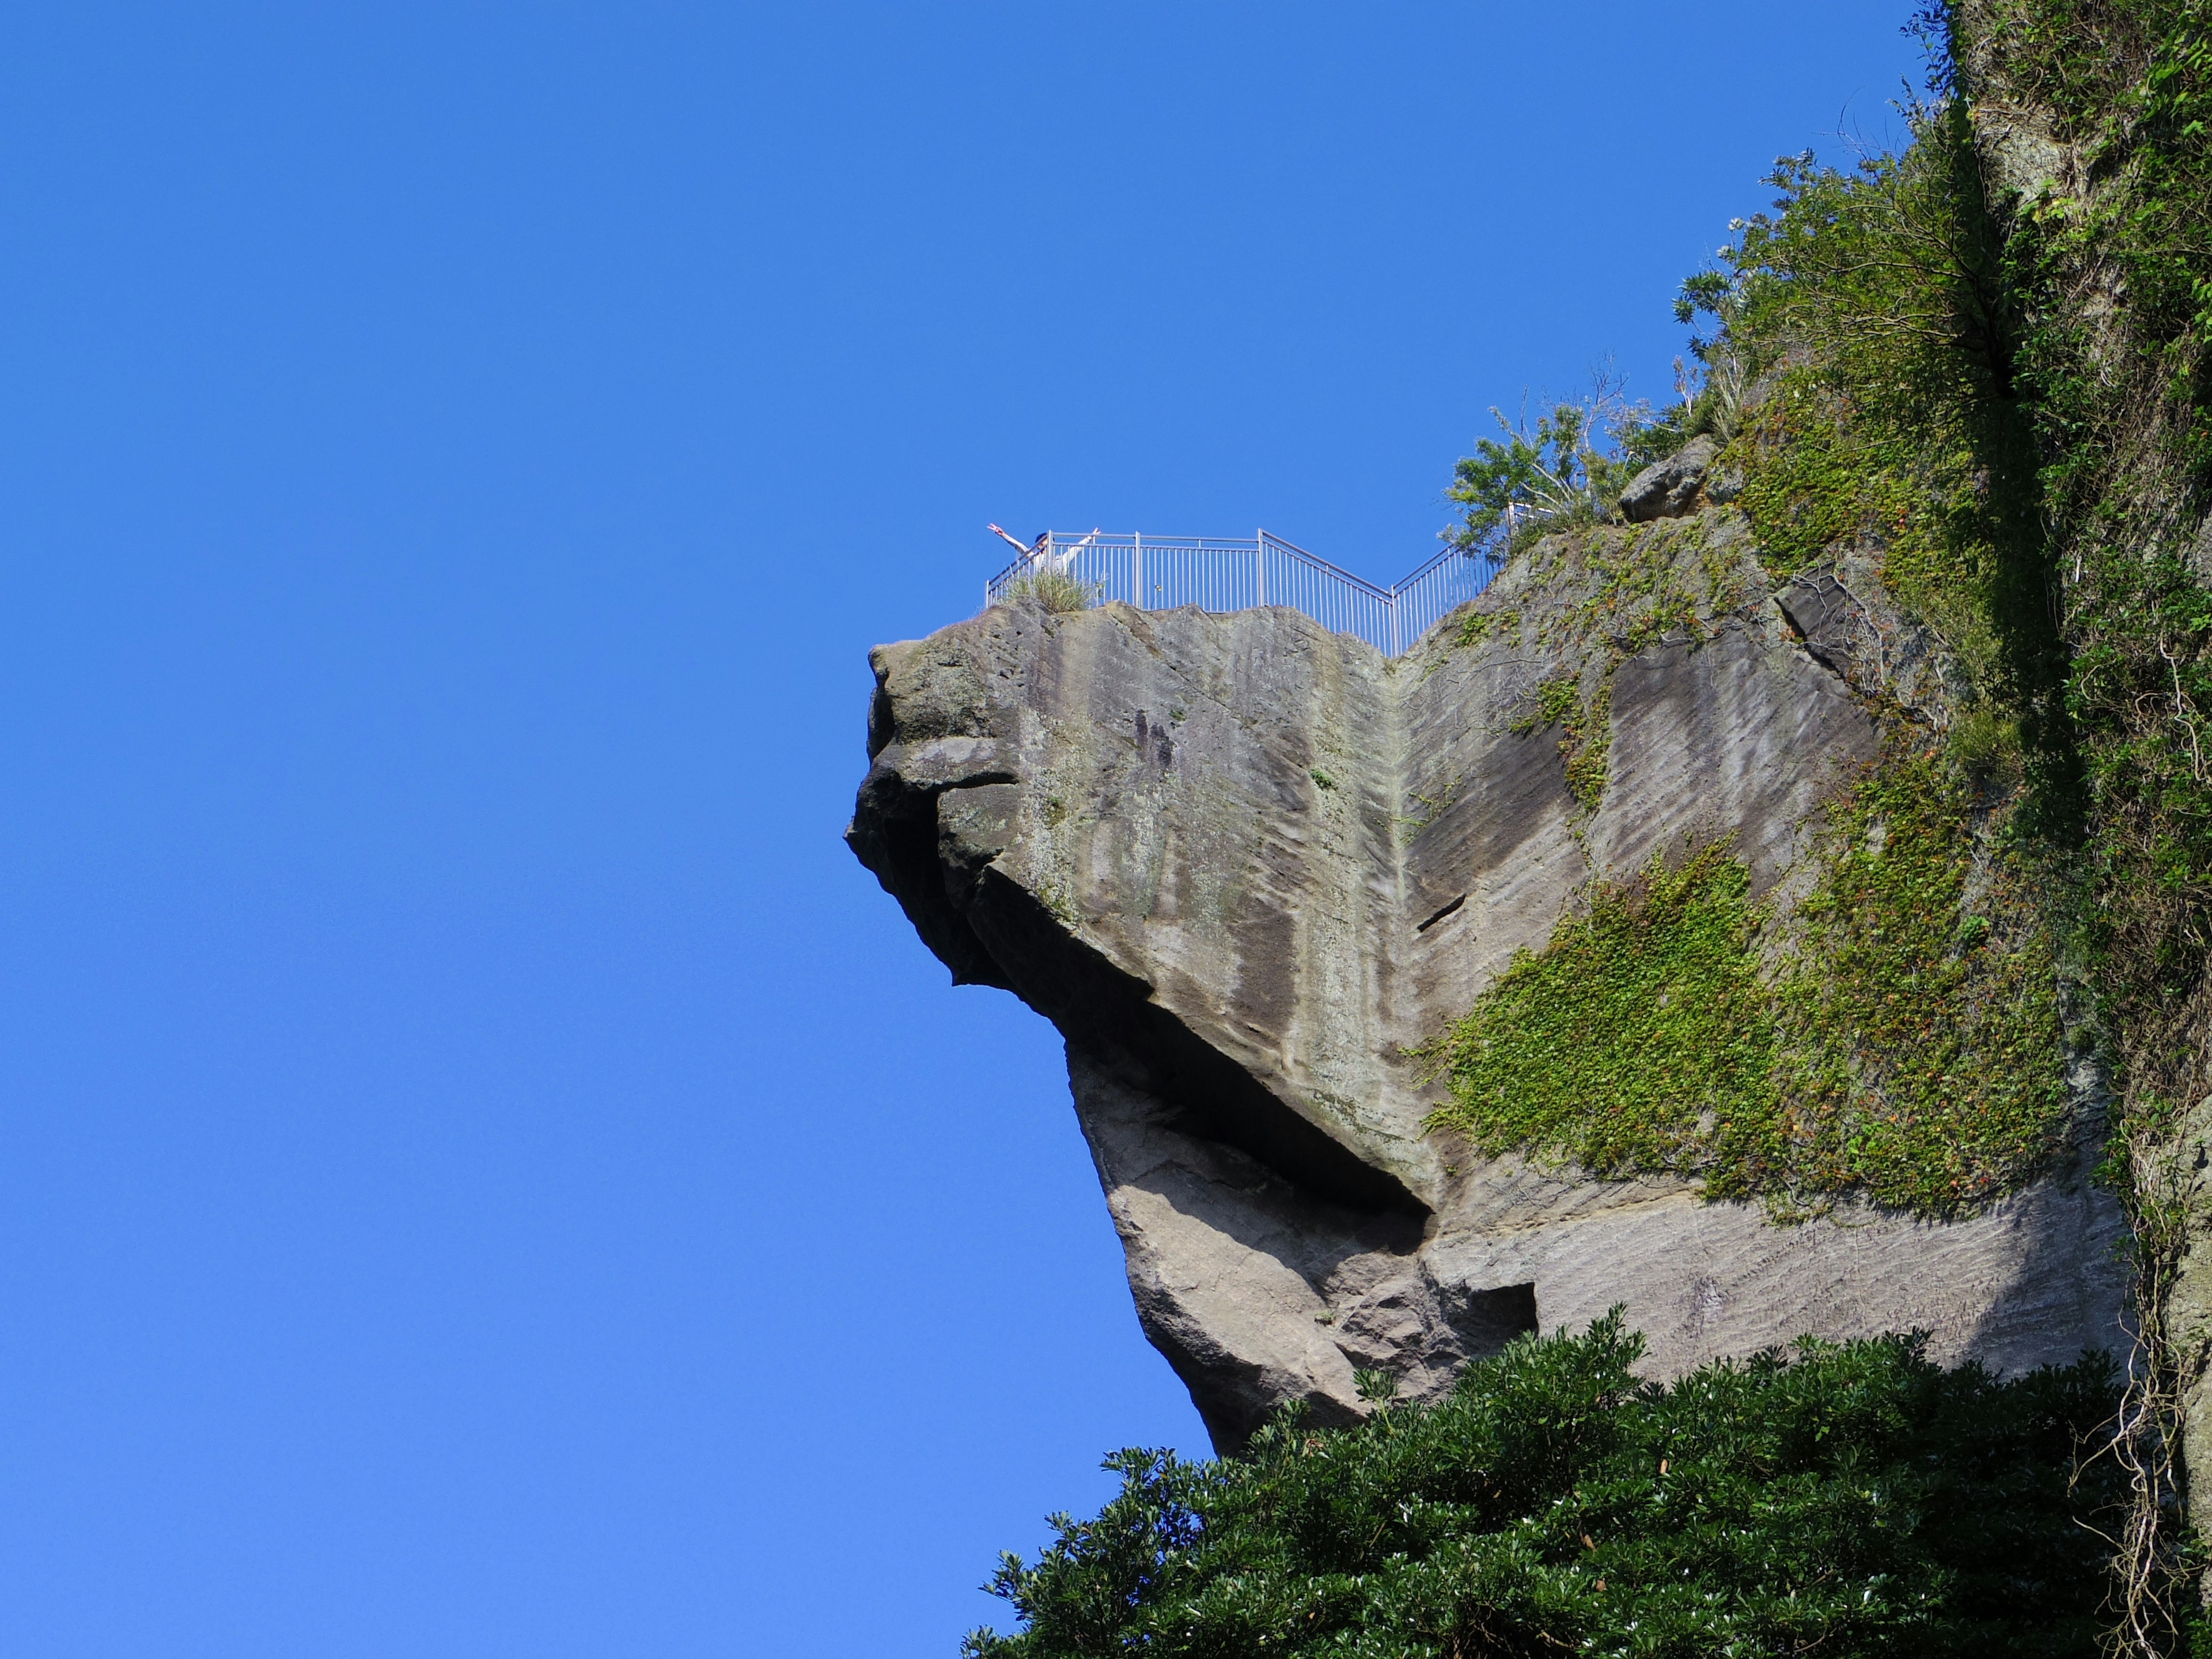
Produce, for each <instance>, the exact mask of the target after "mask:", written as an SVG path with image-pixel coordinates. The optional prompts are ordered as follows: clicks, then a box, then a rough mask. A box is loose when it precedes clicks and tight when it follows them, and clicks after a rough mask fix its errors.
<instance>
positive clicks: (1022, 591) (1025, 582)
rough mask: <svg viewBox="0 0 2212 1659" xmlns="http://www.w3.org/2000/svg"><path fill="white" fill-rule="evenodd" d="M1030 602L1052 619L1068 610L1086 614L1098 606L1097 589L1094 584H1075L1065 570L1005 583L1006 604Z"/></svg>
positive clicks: (1047, 571)
mask: <svg viewBox="0 0 2212 1659" xmlns="http://www.w3.org/2000/svg"><path fill="white" fill-rule="evenodd" d="M1017 599H1031V600H1034V601H1036V603H1037V604H1038V605H1042V606H1043V607H1044V608H1045V609H1046V610H1048V611H1051V612H1052V613H1053V614H1054V616H1061V615H1064V614H1066V612H1068V611H1088V610H1090V609H1091V606H1093V605H1097V603H1098V588H1097V585H1096V584H1095V583H1091V582H1085V581H1078V580H1076V579H1075V578H1074V577H1073V576H1071V575H1069V574H1067V573H1066V571H1064V570H1039V571H1036V572H1034V573H1032V574H1030V575H1027V576H1017V577H1015V578H1014V580H1012V581H1011V582H1009V583H1007V584H1006V603H1007V604H1009V605H1011V604H1012V603H1013V602H1014V601H1015V600H1017Z"/></svg>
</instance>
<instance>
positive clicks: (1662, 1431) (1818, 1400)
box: [963, 1309, 2120, 1659]
mask: <svg viewBox="0 0 2212 1659" xmlns="http://www.w3.org/2000/svg"><path fill="white" fill-rule="evenodd" d="M1642 1348H1643V1340H1642V1339H1641V1338H1640V1337H1638V1336H1637V1335H1636V1334H1633V1333H1631V1332H1628V1331H1626V1330H1624V1329H1623V1328H1622V1322H1621V1316H1620V1310H1618V1309H1616V1310H1614V1311H1613V1313H1612V1314H1610V1315H1608V1316H1607V1317H1605V1318H1604V1319H1601V1320H1600V1321H1598V1322H1596V1323H1595V1324H1593V1325H1592V1326H1591V1327H1590V1328H1589V1332H1588V1333H1587V1334H1584V1335H1583V1336H1580V1337H1570V1336H1568V1335H1567V1334H1565V1333H1564V1332H1562V1333H1561V1334H1559V1335H1556V1336H1553V1337H1549V1338H1539V1337H1534V1336H1531V1337H1524V1338H1522V1339H1521V1340H1518V1341H1516V1342H1515V1343H1514V1344H1513V1345H1512V1346H1510V1347H1509V1348H1508V1349H1507V1350H1506V1351H1505V1352H1504V1353H1503V1354H1501V1355H1499V1356H1498V1358H1494V1359H1489V1360H1485V1361H1481V1362H1479V1363H1477V1364H1474V1365H1471V1366H1470V1367H1468V1370H1467V1372H1466V1373H1465V1375H1464V1376H1462V1378H1461V1380H1460V1383H1459V1385H1458V1387H1457V1389H1455V1391H1454V1393H1453V1394H1452V1395H1451V1396H1450V1397H1449V1399H1448V1400H1445V1401H1443V1402H1441V1403H1438V1404H1437V1405H1433V1406H1423V1405H1397V1404H1385V1405H1383V1406H1382V1407H1379V1408H1378V1409H1377V1410H1376V1412H1375V1413H1374V1415H1373V1416H1371V1417H1370V1418H1369V1419H1368V1420H1367V1421H1366V1422H1365V1423H1364V1424H1362V1425H1358V1426H1357V1427H1354V1428H1350V1429H1343V1430H1316V1429H1313V1428H1310V1426H1308V1425H1307V1424H1306V1423H1305V1422H1304V1419H1303V1418H1302V1417H1301V1415H1300V1413H1298V1412H1297V1411H1296V1410H1294V1409H1293V1410H1289V1411H1285V1412H1284V1413H1281V1414H1279V1416H1278V1417H1277V1418H1276V1419H1274V1420H1273V1422H1272V1423H1271V1424H1269V1425H1267V1427H1266V1428H1265V1429H1263V1430H1262V1431H1261V1433H1260V1434H1259V1435H1258V1437H1256V1438H1255V1441H1254V1443H1253V1444H1252V1446H1251V1447H1250V1449H1249V1450H1248V1451H1246V1452H1245V1453H1244V1454H1243V1455H1240V1456H1236V1457H1231V1458H1225V1459H1223V1460H1221V1461H1219V1462H1210V1463H1209V1462H1197V1463H1186V1462H1181V1461H1179V1460H1178V1459H1177V1458H1176V1456H1175V1455H1173V1454H1172V1453H1168V1452H1153V1451H1125V1452H1122V1453H1120V1454H1119V1455H1116V1456H1114V1457H1111V1458H1109V1459H1108V1460H1107V1461H1106V1467H1107V1468H1109V1469H1114V1470H1116V1471H1118V1472H1119V1473H1120V1474H1121V1477H1122V1488H1121V1495H1120V1496H1119V1497H1117V1498H1115V1499H1114V1500H1113V1501H1112V1502H1111V1503H1109V1504H1107V1505H1106V1507H1105V1509H1104V1510H1102V1511H1101V1512H1100V1514H1099V1515H1098V1516H1097V1519H1096V1520H1093V1521H1089V1522H1077V1521H1074V1520H1073V1519H1071V1518H1070V1517H1068V1516H1054V1518H1053V1526H1054V1529H1055V1531H1056V1532H1057V1533H1058V1534H1059V1536H1058V1539H1057V1541H1055V1542H1054V1544H1053V1545H1052V1546H1051V1547H1049V1548H1048V1549H1047V1550H1046V1551H1045V1552H1044V1553H1043V1554H1042V1557H1040V1558H1039V1559H1038V1560H1037V1562H1036V1565H1034V1566H1030V1565H1024V1564H1023V1562H1022V1561H1021V1560H1020V1559H1018V1558H1017V1557H1015V1556H1012V1555H1009V1556H1006V1557H1005V1558H1003V1565H1002V1566H1001V1567H1000V1571H999V1573H998V1575H997V1577H996V1578H995V1579H994V1582H993V1583H992V1584H991V1586H990V1588H991V1589H992V1590H993V1591H994V1593H995V1594H997V1595H1001V1596H1003V1597H1005V1598H1006V1600H1007V1601H1010V1602H1012V1604H1013V1606H1014V1607H1015V1609H1016V1610H1017V1611H1018V1613H1019V1614H1020V1615H1021V1618H1022V1620H1023V1621H1024V1624H1025V1626H1027V1628H1026V1629H1025V1630H1024V1632H1021V1633H1020V1634H1018V1635H1014V1636H1000V1635H998V1634H996V1633H994V1632H991V1631H988V1630H982V1631H977V1632H975V1633H974V1634H973V1635H971V1636H970V1637H969V1638H968V1640H967V1643H966V1644H965V1647H964V1650H963V1651H964V1652H965V1653H966V1655H968V1656H969V1659H1074V1656H1089V1655H1107V1654H1115V1655H1120V1654H1134V1653H1142V1654H1146V1655H1157V1656H1162V1659H1167V1656H1188V1659H1198V1656H1207V1659H1232V1656H1235V1659H1242V1656H1247V1655H1254V1654H1279V1655H1287V1656H1321V1655H1328V1656H1333V1659H1474V1656H1477V1655H1482V1656H1492V1655H1496V1656H1520V1655H1528V1656H1535V1655H1540V1654H1543V1655H1552V1654H1560V1653H1585V1654H1607V1655H1631V1654H1633V1655H1639V1656H1654V1659H1658V1656H1682V1659H1689V1656H1697V1659H1710V1656H1714V1655H1735V1656H1742V1659H1753V1656H1763V1655H1782V1654H1805V1653H1815V1652H1817V1653H1819V1654H1821V1655H1823V1656H1827V1659H1849V1656H1875V1655H1882V1656H1891V1655H1899V1654H1908V1653H1909V1654H1913V1655H1916V1656H1944V1655H1957V1656H1968V1655H1972V1656H1982V1655H1988V1654H1996V1653H2008V1654H2026V1655H2051V1656H2056V1655H2074V1654H2080V1655H2085V1656H2086V1655H2088V1654H2091V1653H2093V1652H2095V1651H2096V1650H2097V1635H2098V1626H2097V1622H2096V1613H2097V1609H2098V1607H2099V1605H2100V1601H2101V1600H2102V1598H2103V1595H2104V1591H2105V1587H2106V1586H2105V1565H2106V1559H2107V1557H2108V1556H2109V1554H2110V1547H2109V1545H2107V1544H2106V1542H2105V1541H2103V1539H2102V1538H2101V1537H2100V1534H2099V1533H2098V1532H2097V1531H2096V1530H2094V1529H2093V1528H2096V1527H2097V1526H2098V1525H2099V1524H2100V1523H2102V1522H2106V1520H2107V1518H2108V1517H2107V1513H2106V1512H2107V1511H2108V1510H2110V1509H2111V1508H2112V1505H2113V1504H2114V1503H2115V1502H2116V1501H2117V1500H2118V1497H2119V1495H2120V1494H2119V1491H2118V1487H2119V1480H2118V1475H2117V1474H2116V1473H2115V1472H2114V1470H2113V1468H2112V1463H2111V1462H2110V1461H2109V1460H2105V1461H2091V1462H2087V1463H2086V1464H2079V1465H2078V1467H2077V1460H2078V1457H2079V1454H2080V1451H2081V1449H2082V1447H2083V1446H2084V1444H2085V1442H2086V1438H2087V1437H2088V1436H2090V1435H2091V1434H2092V1433H2093V1431H2094V1428H2095V1425H2099V1424H2100V1423H2102V1422H2104V1421H2105V1420H2106V1418H2107V1416H2108V1414H2109V1413H2111V1411H2112V1408H2113V1404H2114V1398H2115V1385H2114V1379H2113V1375H2112V1366H2111V1364H2110V1363H2109V1362H2108V1361H2106V1360H2105V1359H2103V1358H2084V1359H2083V1360H2082V1361H2081V1363H2080V1364H2076V1365H2075V1366H2072V1367H2069V1368H2067V1369H2063V1370H2058V1369H2051V1370H2039V1371H2035V1372H2033V1373H2030V1374H2029V1375H2027V1376H2022V1377H2020V1378H2018V1379H2016V1380H2015V1381H2012V1382H2009V1383H1999V1382H1997V1381H1996V1380H1995V1379H1994V1378H1992V1377H1991V1376H1990V1375H1989V1374H1988V1373H1987V1372H1986V1371H1984V1370H1982V1369H1980V1368H1979V1367H1978V1366H1976V1365H1966V1366H1962V1367H1960V1369H1958V1370H1950V1371H1946V1370H1942V1369H1941V1368H1940V1367H1938V1366H1936V1365H1935V1364H1932V1363H1930V1362H1929V1359H1928V1358H1927V1357H1926V1354H1925V1352H1923V1339H1922V1338H1920V1337H1917V1336H1915V1337H1888V1338H1883V1339H1881V1340H1871V1341H1857V1342H1846V1343H1841V1344H1830V1343H1820V1342H1813V1341H1809V1340H1808V1341H1805V1342H1801V1343H1800V1344H1798V1345H1797V1346H1796V1349H1795V1350H1794V1351H1793V1352H1790V1353H1787V1354H1784V1353H1783V1352H1767V1353H1763V1354H1760V1355H1758V1356H1756V1357H1755V1358H1752V1359H1749V1360H1747V1361H1743V1362H1741V1363H1729V1362H1723V1363H1720V1364H1712V1365H1709V1366H1706V1367H1705V1369H1703V1370H1699V1371H1696V1372H1693V1373H1692V1374H1691V1375H1690V1376H1686V1377H1684V1378H1682V1379H1681V1380H1680V1381H1679V1382H1677V1383H1672V1384H1669V1385H1663V1386H1662V1385H1658V1384H1652V1383H1638V1381H1637V1379H1636V1378H1635V1376H1633V1375H1632V1371H1631V1369H1630V1368H1631V1367H1632V1364H1634V1363H1635V1361H1636V1359H1637V1358H1638V1356H1639V1354H1640V1353H1641V1352H1642ZM1377 1392H1378V1393H1379V1392H1381V1391H1380V1390H1378V1391H1377Z"/></svg>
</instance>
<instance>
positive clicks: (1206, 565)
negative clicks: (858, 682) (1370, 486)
mask: <svg viewBox="0 0 2212 1659" xmlns="http://www.w3.org/2000/svg"><path fill="white" fill-rule="evenodd" d="M1497 571H1498V563H1497V562H1496V561H1495V560H1494V559H1492V557H1491V556H1489V555H1487V554H1485V553H1462V552H1461V551H1460V550H1458V549H1456V548H1449V547H1448V548H1446V549H1445V550H1443V552H1441V553H1439V554H1437V556H1435V557H1434V558H1432V559H1431V560H1430V561H1429V562H1427V563H1426V564H1425V565H1423V566H1422V567H1421V568H1419V569H1418V570H1416V571H1415V572H1414V573H1413V574H1412V575H1410V576H1408V577H1407V578H1406V579H1405V580H1403V581H1401V582H1399V583H1398V584H1397V585H1396V586H1392V587H1377V586H1376V585H1375V584H1374V583H1373V582H1370V581H1368V580H1365V579H1364V578H1363V577H1359V576H1355V575H1353V574H1352V573H1351V572H1350V571H1349V570H1342V569H1340V568H1337V567H1336V566H1335V565H1333V564H1331V563H1330V562H1328V560H1327V559H1324V558H1321V557H1319V556H1316V555H1314V554H1311V553H1309V552H1307V551H1306V550H1305V549H1304V548H1303V547H1296V546H1293V545H1292V544H1291V543H1289V542H1286V541H1285V540H1284V539H1283V538H1281V537H1279V536H1273V535H1270V534H1269V533H1268V532H1266V531H1264V530H1262V531H1261V532H1258V533H1257V534H1256V535H1255V536H1254V537H1253V538H1252V539H1251V540H1249V541H1243V540H1236V539H1223V538H1216V537H1210V536H1109V535H1106V534H1104V533H1103V532H1099V531H1096V530H1094V531H1092V532H1090V533H1089V534H1088V535H1081V536H1077V535H1067V534H1064V533H1062V532H1058V531H1049V532H1046V533H1045V534H1044V535H1042V536H1040V537H1039V538H1037V540H1036V544H1035V545H1034V546H1032V547H1030V549H1029V550H1027V551H1025V552H1024V553H1023V554H1022V556H1020V557H1019V558H1018V559H1016V560H1015V561H1014V562H1012V564H1010V565H1008V566H1007V567H1006V568H1005V569H1004V570H1001V571H1000V573H999V574H997V575H995V576H994V577H992V578H991V580H989V581H987V582H986V583H985V584H984V585H983V603H984V604H985V605H996V604H998V603H1000V601H1002V600H1004V599H1007V598H1009V597H1010V596H1011V594H1012V591H1013V589H1014V585H1015V584H1016V583H1018V582H1021V581H1024V580H1031V581H1034V580H1036V578H1038V577H1040V576H1048V577H1049V576H1058V577H1064V578H1066V580H1070V581H1073V582H1076V583H1079V584H1080V585H1081V586H1083V587H1085V589H1087V590H1089V592H1090V593H1091V598H1092V600H1093V602H1094V603H1097V604H1106V603H1108V602H1110V601H1113V600H1117V599H1118V600H1120V601H1121V603H1122V604H1124V605H1134V606H1136V608H1137V609H1138V610H1139V611H1175V610H1179V609H1181V608H1182V607H1183V606H1185V605H1196V606H1197V607H1198V608H1199V609H1200V610H1201V611H1249V610H1252V609H1253V608H1255V606H1259V605H1289V606H1290V607H1291V609H1292V610H1295V611H1304V612H1305V614H1306V615H1307V616H1309V617H1312V618H1313V619H1314V620H1315V621H1316V622H1317V623H1320V624H1321V625H1322V627H1323V628H1326V629H1329V630H1330V631H1331V632H1332V633H1337V634H1356V635H1358V636H1359V637H1360V638H1361V639H1363V640H1365V641H1367V642H1368V643H1369V644H1370V645H1371V646H1374V647H1376V648H1377V649H1378V650H1380V651H1382V652H1383V654H1384V655H1386V656H1392V657H1395V656H1399V655H1401V654H1402V653H1405V652H1407V651H1410V650H1412V649H1413V646H1414V645H1415V644H1416V643H1417V642H1418V641H1419V639H1420V637H1421V635H1424V634H1425V633H1427V632H1428V631H1429V629H1431V628H1433V627H1435V626H1436V624H1437V622H1438V621H1440V620H1441V619H1442V618H1443V617H1444V616H1445V615H1446V614H1447V613H1448V612H1449V611H1451V610H1452V609H1453V608H1454V607H1455V606H1457V605H1464V604H1466V603H1467V602H1468V600H1469V599H1473V598H1474V596H1475V595H1476V594H1478V593H1480V592H1482V590H1483V589H1484V588H1485V587H1486V586H1489V584H1490V579H1491V577H1492V576H1493V575H1495V574H1497Z"/></svg>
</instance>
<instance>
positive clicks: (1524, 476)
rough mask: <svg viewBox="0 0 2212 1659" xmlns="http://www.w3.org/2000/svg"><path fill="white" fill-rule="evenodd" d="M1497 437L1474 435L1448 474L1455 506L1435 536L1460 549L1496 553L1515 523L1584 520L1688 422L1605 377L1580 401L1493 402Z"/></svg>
mask: <svg viewBox="0 0 2212 1659" xmlns="http://www.w3.org/2000/svg"><path fill="white" fill-rule="evenodd" d="M1490 413H1491V417H1492V419H1493V420H1495V421H1496V422H1498V433H1499V436H1498V437H1497V438H1478V439H1476V440H1475V445H1474V454H1473V455H1471V456H1468V457H1467V458H1466V459H1463V460H1462V461H1461V462H1460V463H1459V465H1458V466H1457V467H1456V468H1455V471H1454V472H1453V475H1452V482H1451V484H1450V487H1449V489H1446V490H1445V491H1444V497H1445V499H1446V500H1448V501H1453V502H1455V503H1457V504H1458V505H1459V506H1460V507H1462V508H1464V509H1465V511H1464V513H1463V516H1462V519H1461V521H1460V523H1459V524H1458V525H1457V526H1455V528H1453V529H1451V530H1449V531H1447V532H1445V537H1444V538H1445V539H1446V540H1447V541H1449V543H1450V544H1452V545H1453V546H1454V547H1456V548H1458V549H1459V550H1461V551H1462V552H1465V553H1487V554H1490V555H1492V556H1495V557H1500V558H1502V557H1504V556H1506V555H1507V554H1508V553H1509V552H1510V551H1511V550H1512V548H1511V546H1510V543H1511V542H1512V541H1513V540H1514V539H1515V538H1516V536H1517V535H1518V533H1519V532H1521V531H1522V530H1523V529H1526V530H1529V531H1534V530H1535V529H1536V528H1537V527H1538V526H1561V525H1567V524H1589V523H1594V522H1595V521H1596V520H1599V519H1601V518H1603V517H1604V516H1605V515H1606V514H1607V513H1609V512H1611V511H1612V509H1613V502H1614V501H1616V500H1618V499H1619V497H1620V492H1621V489H1622V488H1623V487H1624V486H1625V485H1626V483H1628V481H1629V480H1630V479H1632V478H1633V477H1635V476H1636V475H1637V474H1638V472H1640V471H1643V470H1644V468H1645V467H1647V466H1649V465H1651V463H1652V462H1654V461H1656V460H1659V459H1663V458H1664V457H1666V456H1668V455H1671V454H1672V453H1674V451H1675V450H1677V449H1679V448H1680V447H1681V446H1682V445H1683V444H1684V443H1685V442H1686V441H1688V439H1689V438H1690V436H1691V435H1692V431H1693V430H1694V429H1695V428H1692V426H1690V425H1689V424H1687V423H1686V411H1685V410H1680V409H1676V410H1670V411H1668V413H1667V414H1666V415H1664V416H1654V415H1653V414H1652V412H1651V410H1650V406H1649V405H1648V404H1631V403H1629V402H1628V401H1627V400H1626V398H1623V397H1621V396H1620V393H1619V392H1617V391H1616V390H1614V389H1613V386H1611V385H1610V384H1609V383H1607V382H1605V381H1602V380H1601V382H1600V384H1599V386H1598V389H1597V390H1596V392H1594V393H1593V394H1592V395H1591V396H1590V397H1589V398H1587V399H1586V400H1584V401H1583V402H1582V403H1578V404H1577V403H1562V404H1554V405H1553V409H1552V411H1551V413H1549V414H1548V415H1539V416H1537V418H1536V424H1535V425H1534V428H1531V427H1530V426H1529V425H1528V419H1527V417H1526V416H1522V418H1521V419H1520V420H1518V421H1512V420H1508V419H1507V418H1506V416H1505V412H1504V410H1500V409H1495V408H1493V409H1492V410H1491V411H1490Z"/></svg>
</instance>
